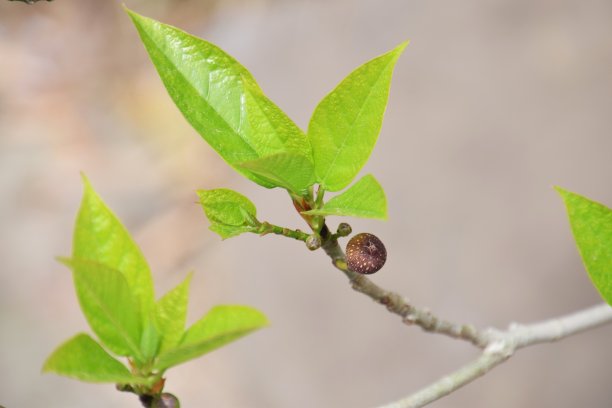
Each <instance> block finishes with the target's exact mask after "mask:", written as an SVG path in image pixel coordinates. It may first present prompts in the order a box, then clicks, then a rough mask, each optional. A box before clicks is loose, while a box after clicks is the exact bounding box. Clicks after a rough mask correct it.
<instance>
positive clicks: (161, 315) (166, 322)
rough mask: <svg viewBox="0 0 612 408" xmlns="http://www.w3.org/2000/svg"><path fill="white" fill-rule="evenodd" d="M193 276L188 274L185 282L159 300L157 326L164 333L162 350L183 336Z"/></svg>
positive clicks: (173, 344) (168, 347)
mask: <svg viewBox="0 0 612 408" xmlns="http://www.w3.org/2000/svg"><path fill="white" fill-rule="evenodd" d="M191 277H192V274H191V273H190V274H188V275H187V277H186V278H185V280H184V281H183V282H181V283H180V284H179V285H178V286H176V287H175V288H174V289H172V290H170V291H169V292H168V293H166V294H165V295H164V296H163V297H162V298H161V299H159V301H158V302H157V305H156V311H157V313H156V315H157V326H158V327H159V329H160V331H161V333H162V343H161V347H160V349H159V351H160V352H164V351H166V350H168V349H170V348H172V347H174V346H176V345H177V344H178V342H179V341H180V340H181V338H182V337H183V333H184V332H185V321H186V319H187V302H188V300H189V284H190V282H191Z"/></svg>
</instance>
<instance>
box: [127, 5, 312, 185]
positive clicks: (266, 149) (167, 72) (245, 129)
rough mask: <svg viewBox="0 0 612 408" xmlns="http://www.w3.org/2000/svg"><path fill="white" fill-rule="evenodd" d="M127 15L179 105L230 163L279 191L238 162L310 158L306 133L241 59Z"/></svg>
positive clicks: (165, 26) (197, 39)
mask: <svg viewBox="0 0 612 408" xmlns="http://www.w3.org/2000/svg"><path fill="white" fill-rule="evenodd" d="M128 13H129V14H130V17H131V18H132V20H133V22H134V24H135V25H136V28H137V29H138V32H139V34H140V38H141V39H142V42H143V44H144V45H145V47H146V49H147V52H148V53H149V56H150V57H151V60H152V61H153V64H154V65H155V67H156V68H157V72H158V73H159V75H160V77H161V79H162V81H163V83H164V85H165V87H166V89H167V90H168V93H169V94H170V96H171V97H172V99H173V100H174V103H175V104H176V106H177V107H178V108H179V110H180V111H181V112H182V113H183V115H184V116H185V118H186V119H187V121H188V122H189V123H190V124H191V125H192V126H193V127H194V129H195V130H196V131H197V132H198V133H199V134H200V135H201V136H202V137H203V138H204V139H205V140H206V141H207V142H208V144H209V145H210V146H211V147H212V148H213V149H215V150H216V151H217V153H219V155H221V157H223V159H224V160H225V161H226V162H227V163H228V164H230V165H231V166H232V167H234V168H235V169H236V170H238V171H239V172H241V173H242V174H243V175H245V176H246V177H248V178H249V179H251V180H253V181H255V182H256V183H259V184H260V185H263V186H264V187H275V185H274V184H271V183H269V182H267V181H265V180H263V179H261V178H260V177H258V176H257V175H255V174H253V173H251V172H249V171H248V170H246V169H244V168H239V167H238V166H237V164H238V163H243V162H245V161H250V160H256V159H259V158H261V157H264V156H267V155H269V154H273V153H294V154H303V155H306V156H309V155H310V147H309V142H308V139H307V138H306V137H305V135H304V134H303V132H302V131H301V130H299V128H298V127H297V126H296V125H295V124H294V123H293V122H292V121H291V120H290V119H289V118H288V117H287V115H285V114H284V113H283V112H282V111H281V110H280V109H279V108H278V107H277V106H276V105H275V104H274V103H273V102H272V101H270V100H269V99H268V98H267V97H266V96H265V95H264V94H263V92H262V91H261V89H260V88H259V86H258V85H257V83H256V82H255V79H254V78H253V76H252V75H251V74H250V73H249V71H248V70H247V69H246V68H244V67H243V66H242V65H240V63H238V61H236V60H235V59H234V58H232V57H231V56H230V55H228V54H227V53H225V52H224V51H223V50H221V49H220V48H219V47H217V46H215V45H214V44H211V43H209V42H207V41H205V40H202V39H200V38H197V37H194V36H192V35H189V34H187V33H185V32H184V31H181V30H179V29H177V28H175V27H172V26H169V25H166V24H162V23H160V22H158V21H155V20H152V19H149V18H146V17H143V16H140V15H138V14H136V13H134V12H132V11H128Z"/></svg>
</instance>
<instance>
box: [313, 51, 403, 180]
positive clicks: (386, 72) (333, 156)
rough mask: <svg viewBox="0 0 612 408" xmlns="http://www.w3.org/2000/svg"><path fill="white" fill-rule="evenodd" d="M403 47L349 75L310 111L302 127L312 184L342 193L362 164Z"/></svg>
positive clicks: (377, 127) (378, 126) (377, 130)
mask: <svg viewBox="0 0 612 408" xmlns="http://www.w3.org/2000/svg"><path fill="white" fill-rule="evenodd" d="M406 45H407V43H403V44H400V45H399V46H398V47H396V48H395V49H393V50H392V51H389V52H388V53H386V54H383V55H381V56H380V57H378V58H375V59H373V60H371V61H369V62H367V63H365V64H363V65H362V66H360V67H359V68H357V69H356V70H354V71H353V72H352V73H350V74H349V75H348V76H347V77H346V78H345V79H344V80H343V81H342V82H340V84H339V85H338V86H337V87H336V88H335V89H334V90H333V91H331V92H330V93H329V94H328V95H327V96H326V97H325V98H323V100H322V101H321V102H320V103H319V105H318V106H317V107H316V109H315V111H314V113H313V115H312V118H311V120H310V124H309V126H308V137H309V139H310V143H311V145H312V149H313V158H314V163H315V172H316V175H317V182H318V183H320V184H321V185H322V186H323V187H324V188H325V189H326V190H327V191H339V190H342V189H344V188H345V187H346V186H347V185H349V184H350V182H351V181H352V180H353V179H354V178H355V176H356V175H357V173H358V172H359V170H360V169H361V168H362V167H363V165H364V164H365V162H366V161H367V159H368V157H369V156H370V153H371V152H372V149H373V148H374V144H375V143H376V140H377V138H378V134H379V133H380V129H381V126H382V120H383V115H384V112H385V108H386V106H387V99H388V95H389V87H390V84H391V76H392V74H393V68H394V66H395V63H396V61H397V59H398V58H399V56H400V54H401V53H402V51H403V50H404V48H405V47H406Z"/></svg>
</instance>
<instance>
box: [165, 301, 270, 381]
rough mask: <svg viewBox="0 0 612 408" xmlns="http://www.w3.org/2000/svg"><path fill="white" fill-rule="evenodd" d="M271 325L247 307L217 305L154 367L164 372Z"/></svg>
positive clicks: (258, 313)
mask: <svg viewBox="0 0 612 408" xmlns="http://www.w3.org/2000/svg"><path fill="white" fill-rule="evenodd" d="M267 324H268V320H267V319H266V316H265V315H264V314H263V313H261V312H259V311H258V310H255V309H253V308H251V307H248V306H215V307H214V308H212V309H211V310H210V312H208V313H207V314H206V316H204V317H203V318H202V319H200V320H199V321H197V322H196V323H195V324H194V325H193V326H191V327H190V328H189V330H187V332H186V333H185V335H184V336H183V338H182V340H181V342H180V343H179V344H178V345H177V346H176V347H175V348H173V349H170V350H167V351H166V352H165V353H161V354H160V355H159V357H158V359H157V363H156V364H155V368H157V369H159V370H163V369H166V368H169V367H172V366H175V365H178V364H181V363H184V362H186V361H188V360H192V359H194V358H197V357H199V356H201V355H203V354H205V353H208V352H209V351H212V350H214V349H217V348H219V347H221V346H223V345H225V344H227V343H230V342H232V341H234V340H237V339H239V338H240V337H243V336H245V335H247V334H248V333H250V332H252V331H254V330H257V329H260V328H262V327H264V326H266V325H267Z"/></svg>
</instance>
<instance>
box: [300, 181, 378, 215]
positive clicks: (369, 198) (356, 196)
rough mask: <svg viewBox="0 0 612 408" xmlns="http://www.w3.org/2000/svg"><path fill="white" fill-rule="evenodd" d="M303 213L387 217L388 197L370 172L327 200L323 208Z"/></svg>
mask: <svg viewBox="0 0 612 408" xmlns="http://www.w3.org/2000/svg"><path fill="white" fill-rule="evenodd" d="M303 214H311V215H344V216H351V217H362V218H378V219H386V218H387V199H386V198H385V192H384V190H383V188H382V187H381V185H380V184H379V183H378V181H376V179H375V178H374V176H372V175H371V174H368V175H367V176H364V177H363V178H361V179H360V180H359V181H357V182H356V183H355V184H353V185H352V186H351V187H350V188H349V189H347V190H346V191H344V192H343V193H342V194H339V195H337V196H335V197H334V198H332V199H331V200H329V201H328V202H326V203H325V204H324V205H323V207H322V208H320V209H317V210H310V211H305V212H303Z"/></svg>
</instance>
